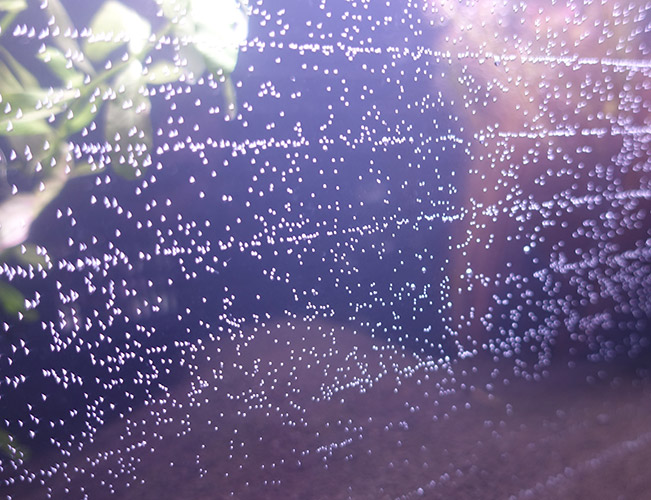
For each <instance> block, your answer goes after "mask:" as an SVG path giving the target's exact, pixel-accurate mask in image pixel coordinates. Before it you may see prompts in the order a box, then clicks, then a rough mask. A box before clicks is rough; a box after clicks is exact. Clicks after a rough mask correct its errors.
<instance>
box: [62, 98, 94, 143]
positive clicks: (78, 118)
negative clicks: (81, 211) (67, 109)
mask: <svg viewBox="0 0 651 500" xmlns="http://www.w3.org/2000/svg"><path fill="white" fill-rule="evenodd" d="M100 102H101V101H100ZM99 109H100V108H99V106H98V105H97V102H96V101H95V99H93V100H88V98H84V100H81V101H77V102H76V103H75V105H74V106H73V107H72V118H70V119H68V120H67V121H66V124H65V134H64V135H66V136H68V135H71V134H74V133H76V132H79V131H80V130H81V129H82V128H84V127H86V126H88V124H90V122H92V121H93V118H95V116H97V113H98V112H99Z"/></svg>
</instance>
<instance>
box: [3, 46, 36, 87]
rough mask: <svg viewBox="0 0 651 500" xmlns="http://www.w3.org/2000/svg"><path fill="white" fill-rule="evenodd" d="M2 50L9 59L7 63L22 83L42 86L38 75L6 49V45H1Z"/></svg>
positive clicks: (24, 85)
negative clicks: (33, 73) (32, 72)
mask: <svg viewBox="0 0 651 500" xmlns="http://www.w3.org/2000/svg"><path fill="white" fill-rule="evenodd" d="M0 51H2V55H3V56H4V57H5V59H6V60H7V64H9V66H10V67H11V69H12V72H13V74H14V76H15V77H16V79H17V80H18V81H19V82H20V84H21V85H22V86H23V87H33V88H38V87H40V84H39V82H38V80H37V79H36V77H35V76H34V75H32V74H31V73H30V72H29V70H27V68H25V66H23V65H22V64H20V63H19V62H18V61H17V60H16V58H15V57H14V56H12V55H11V53H10V52H9V51H8V50H7V49H5V48H4V47H2V46H0Z"/></svg>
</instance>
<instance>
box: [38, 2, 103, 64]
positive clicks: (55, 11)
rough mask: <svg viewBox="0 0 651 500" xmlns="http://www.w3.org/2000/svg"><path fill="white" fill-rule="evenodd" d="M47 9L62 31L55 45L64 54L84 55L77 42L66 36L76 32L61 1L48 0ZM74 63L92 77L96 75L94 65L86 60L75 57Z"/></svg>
mask: <svg viewBox="0 0 651 500" xmlns="http://www.w3.org/2000/svg"><path fill="white" fill-rule="evenodd" d="M45 9H46V10H47V12H48V14H49V15H50V16H52V17H54V21H55V23H56V26H58V27H59V29H60V30H61V35H60V36H56V37H54V43H55V44H56V45H57V46H58V47H59V48H60V49H61V50H62V51H63V52H64V53H68V52H70V53H71V54H75V55H83V53H82V51H81V49H80V48H79V45H78V44H77V42H76V40H75V39H74V38H72V37H71V36H66V33H73V32H74V31H75V25H74V24H73V23H72V20H71V19H70V16H69V15H68V12H67V11H66V9H65V8H64V7H63V5H61V2H60V0H47V2H45ZM74 63H75V65H76V66H77V67H78V68H79V69H81V70H82V71H85V72H86V73H88V74H90V75H93V74H95V71H94V69H93V67H92V65H91V64H90V63H89V62H88V61H87V60H86V59H83V58H81V57H79V58H77V57H75V58H74Z"/></svg>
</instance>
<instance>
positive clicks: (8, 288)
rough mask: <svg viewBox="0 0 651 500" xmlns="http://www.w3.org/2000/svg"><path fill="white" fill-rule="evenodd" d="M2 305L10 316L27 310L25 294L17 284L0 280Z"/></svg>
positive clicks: (0, 303) (0, 302) (0, 304)
mask: <svg viewBox="0 0 651 500" xmlns="http://www.w3.org/2000/svg"><path fill="white" fill-rule="evenodd" d="M0 306H2V309H3V310H4V312H6V313H7V314H9V315H10V316H16V315H18V313H19V312H20V313H22V312H25V296H24V295H23V294H22V293H21V292H20V290H18V289H17V288H16V287H15V286H13V285H10V284H9V283H5V282H4V281H0Z"/></svg>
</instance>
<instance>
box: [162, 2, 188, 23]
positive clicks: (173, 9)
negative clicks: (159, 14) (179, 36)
mask: <svg viewBox="0 0 651 500" xmlns="http://www.w3.org/2000/svg"><path fill="white" fill-rule="evenodd" d="M188 2H189V0H156V3H157V4H158V6H159V7H160V8H161V10H162V11H163V15H164V16H165V17H166V18H168V19H170V20H172V19H176V18H178V17H182V16H185V14H186V11H187V8H188Z"/></svg>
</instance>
